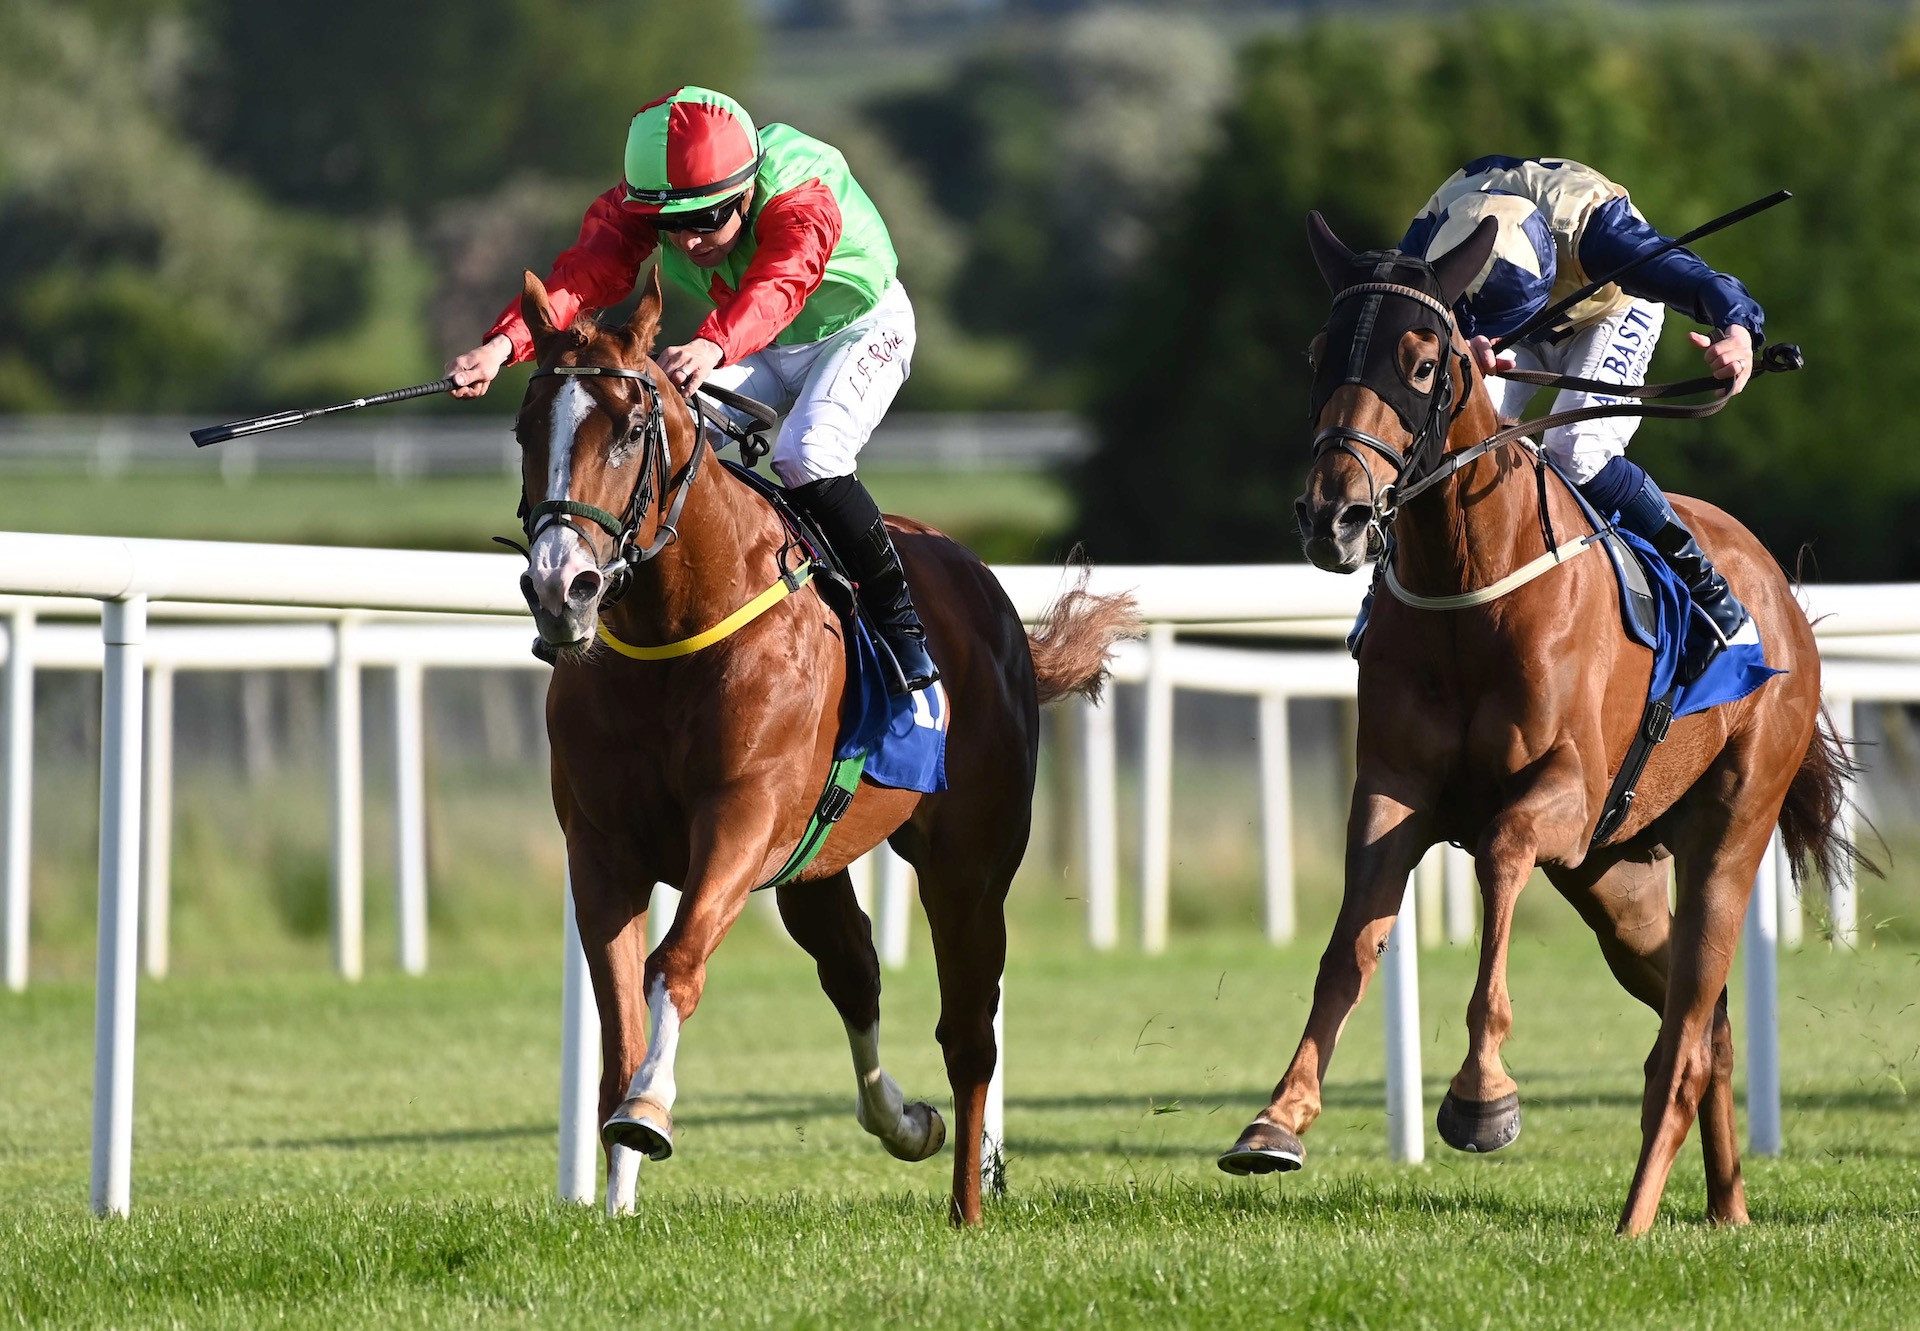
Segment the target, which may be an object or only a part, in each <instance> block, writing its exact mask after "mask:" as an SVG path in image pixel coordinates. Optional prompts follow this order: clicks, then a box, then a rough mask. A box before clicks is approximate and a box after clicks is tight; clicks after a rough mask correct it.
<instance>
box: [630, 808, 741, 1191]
mask: <svg viewBox="0 0 1920 1331" xmlns="http://www.w3.org/2000/svg"><path fill="white" fill-rule="evenodd" d="M771 823H772V814H771V812H770V811H769V808H768V805H767V804H766V802H765V801H763V800H761V799H759V798H755V799H751V800H746V799H743V800H738V801H733V802H730V803H728V804H726V805H724V806H719V807H714V808H710V809H707V810H705V811H703V813H702V815H701V816H700V818H699V819H698V821H697V822H696V823H695V825H694V828H693V837H692V846H691V851H692V853H691V855H690V856H689V864H690V871H689V872H688V874H687V881H686V885H685V887H683V888H682V889H681V894H680V909H679V912H678V913H677V914H676V915H675V916H674V920H673V927H672V928H670V929H668V930H667V936H666V937H665V938H663V939H661V940H660V946H659V947H657V948H655V949H654V950H653V955H651V956H649V957H648V958H647V961H646V970H645V972H644V979H643V989H644V992H645V994H646V1002H647V1019H648V1026H647V1039H646V1045H645V1049H646V1057H645V1058H643V1059H642V1060H641V1062H640V1066H639V1067H638V1068H637V1069H636V1070H635V1071H634V1073H633V1076H632V1079H631V1080H630V1081H629V1082H628V1083H627V1086H626V1094H625V1096H624V1097H623V1098H622V1099H621V1101H620V1103H619V1105H618V1106H617V1107H616V1108H615V1109H614V1111H613V1113H612V1114H611V1115H609V1116H608V1118H607V1120H606V1122H605V1123H604V1124H603V1125H602V1126H601V1129H600V1135H601V1137H602V1139H603V1140H604V1141H606V1143H607V1144H608V1145H609V1146H625V1147H628V1148H630V1149H632V1150H636V1151H638V1152H640V1153H641V1154H642V1155H644V1156H646V1157H647V1158H648V1159H649V1160H665V1159H666V1158H667V1157H668V1156H670V1155H672V1154H673V1103H674V1100H675V1099H676V1098H677V1096H678V1093H679V1088H678V1085H677V1084H676V1082H675V1081H674V1060H675V1058H676V1057H677V1056H678V1054H679V1049H680V1029H681V1027H682V1025H684V1024H685V1022H686V1020H687V1018H689V1017H691V1016H692V1015H693V1010H694V1009H695V1008H696V1007H698V1006H699V1004H700V995H701V993H702V992H703V991H704V990H705V989H706V984H707V960H708V958H710V957H711V956H712V955H713V950H714V949H715V948H716V947H718V946H719V945H720V940H721V939H722V938H724V937H725V936H726V932H727V930H728V929H730V928H732V927H733V922H734V921H735V920H736V919H738V918H739V916H740V911H741V910H742V908H744V907H745V906H746V904H747V894H748V893H749V892H750V891H751V890H752V888H753V885H754V884H753V875H754V874H756V873H758V872H759V870H760V867H761V864H762V862H763V861H764V860H765V859H766V847H767V846H768V844H769V843H771V841H772V840H773V831H772V827H771V826H770V824H771Z"/></svg>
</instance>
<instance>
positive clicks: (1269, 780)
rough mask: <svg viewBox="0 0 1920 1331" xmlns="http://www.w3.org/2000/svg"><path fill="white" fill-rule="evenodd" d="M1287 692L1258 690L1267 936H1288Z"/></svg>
mask: <svg viewBox="0 0 1920 1331" xmlns="http://www.w3.org/2000/svg"><path fill="white" fill-rule="evenodd" d="M1290 750H1291V745H1290V743H1289V736H1288V732H1287V695H1286V694H1284V693H1263V694H1261V695H1260V846H1261V851H1262V864H1261V867H1262V869H1263V871H1264V877H1265V883H1264V886H1265V889H1266V890H1265V905H1266V912H1265V914H1266V925H1267V941H1268V942H1269V943H1286V942H1291V941H1292V940H1293V931H1294V924H1295V911H1294V900H1293V760H1292V757H1291V752H1290Z"/></svg>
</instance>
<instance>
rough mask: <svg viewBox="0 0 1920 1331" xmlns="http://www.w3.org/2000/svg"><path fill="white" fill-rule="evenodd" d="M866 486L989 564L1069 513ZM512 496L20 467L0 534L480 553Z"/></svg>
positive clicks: (1048, 505)
mask: <svg viewBox="0 0 1920 1331" xmlns="http://www.w3.org/2000/svg"><path fill="white" fill-rule="evenodd" d="M866 479H867V480H868V482H869V483H870V484H871V485H872V488H873V492H874V494H875V495H876V496H877V497H878V499H879V501H880V504H881V506H882V507H883V508H886V509H887V510H888V511H889V512H896V513H903V514H907V515H909V516H912V517H916V518H919V519H921V520H922V521H925V522H930V523H932V524H933V525H934V526H936V527H940V528H942V529H943V530H945V531H947V532H948V533H949V534H951V535H953V536H954V537H956V538H958V539H959V540H961V541H964V542H966V543H967V544H968V545H970V546H972V547H973V548H974V549H976V550H978V551H979V552H980V554H981V555H982V556H983V557H985V558H987V559H990V560H996V561H1016V562H1017V561H1032V560H1034V559H1037V558H1052V557H1053V553H1054V549H1055V546H1057V545H1058V544H1059V534H1060V533H1061V532H1063V531H1064V530H1065V529H1066V527H1067V525H1068V523H1069V521H1070V518H1071V509H1072V504H1071V500H1070V498H1069V496H1068V494H1067V492H1066V489H1065V487H1064V486H1063V485H1062V484H1061V483H1060V482H1059V481H1058V480H1057V479H1055V478H1054V477H1052V476H1050V475H1049V474H1048V473H1046V472H1043V471H1028V470H1020V469H1014V468H1008V469H1004V470H995V471H981V472H965V473H938V472H922V471H914V470H911V469H899V468H878V469H875V470H873V471H871V472H869V473H867V474H866ZM517 499H518V495H517V494H516V492H515V489H514V483H513V481H512V479H511V478H509V477H507V476H505V475H495V476H451V477H432V478H416V479H410V480H407V481H405V482H394V481H387V480H382V479H380V478H378V477H375V476H328V475H308V474H298V473H296V474H285V473H270V474H266V475H261V476H256V477H254V478H253V479H252V480H249V481H245V482H242V483H238V484H234V485H228V484H225V483H223V482H222V481H221V479H220V478H219V476H218V475H217V474H214V473H213V472H212V471H211V469H209V470H208V471H193V472H188V471H179V472H172V471H161V472H141V473H133V474H129V475H125V476H119V477H114V478H104V477H91V476H84V475H65V474H59V473H52V472H21V473H12V474H7V475H5V476H4V477H3V478H0V530H5V531H49V532H73V533H81V534H101V535H113V536H155V537H170V538H177V539H188V540H215V541H284V542H291V543H294V544H301V545H368V546H381V547H397V548H404V549H432V550H483V551H485V550H497V549H498V547H497V546H495V545H493V544H492V543H491V541H490V539H489V538H490V537H492V536H493V535H494V534H496V533H499V534H503V535H511V534H514V532H515V522H514V516H513V510H514V504H515V502H516V501H517Z"/></svg>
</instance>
